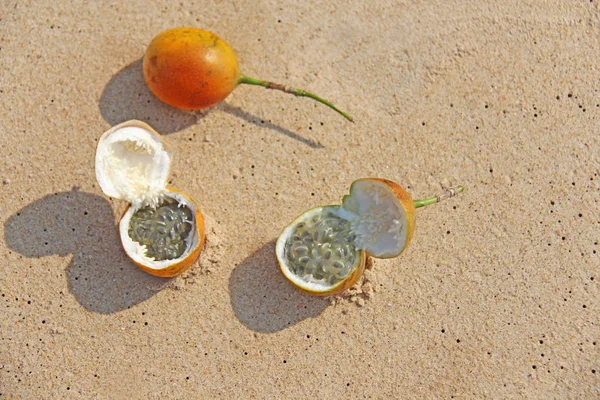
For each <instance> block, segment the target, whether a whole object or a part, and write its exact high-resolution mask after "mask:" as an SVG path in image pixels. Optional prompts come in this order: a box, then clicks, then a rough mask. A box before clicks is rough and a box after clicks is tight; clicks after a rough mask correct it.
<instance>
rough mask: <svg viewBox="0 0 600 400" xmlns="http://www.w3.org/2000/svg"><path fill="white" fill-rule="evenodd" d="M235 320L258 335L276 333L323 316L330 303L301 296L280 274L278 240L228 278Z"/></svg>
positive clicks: (262, 248) (255, 254)
mask: <svg viewBox="0 0 600 400" xmlns="http://www.w3.org/2000/svg"><path fill="white" fill-rule="evenodd" d="M229 292H230V294H231V305H232V307H233V311H234V313H235V316H236V317H237V318H238V319H239V320H240V322H242V323H243V324H244V325H245V326H247V327H248V328H250V329H252V330H254V331H257V332H265V333H270V332H277V331H281V330H283V329H286V328H288V327H290V326H292V325H295V324H297V323H299V322H301V321H303V320H305V319H306V318H314V317H316V316H318V315H319V314H321V313H322V312H323V310H325V308H327V306H329V304H330V302H329V300H328V299H326V298H322V297H315V296H311V295H308V294H305V293H302V292H301V291H299V290H298V289H296V288H295V287H293V286H292V285H291V284H290V283H289V282H288V281H287V280H286V279H285V278H284V277H283V275H282V274H281V272H280V271H279V264H278V263H277V258H276V257H275V240H273V241H271V242H269V243H267V244H266V245H264V246H263V247H261V248H260V249H259V250H257V251H256V252H254V253H253V254H252V255H250V256H249V257H248V258H246V259H245V260H244V261H242V262H241V263H240V264H239V265H238V266H237V267H236V268H235V269H234V270H233V272H232V273H231V276H230V278H229Z"/></svg>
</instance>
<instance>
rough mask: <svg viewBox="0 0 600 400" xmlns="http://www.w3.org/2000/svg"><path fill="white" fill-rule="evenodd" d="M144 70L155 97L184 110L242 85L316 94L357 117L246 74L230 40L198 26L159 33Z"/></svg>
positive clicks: (215, 100) (210, 102) (222, 96)
mask: <svg viewBox="0 0 600 400" xmlns="http://www.w3.org/2000/svg"><path fill="white" fill-rule="evenodd" d="M143 69H144V79H145V80H146V84H147V85H148V87H149V88H150V90H151V91H152V93H154V95H155V96H156V97H158V98H159V99H160V100H162V101H164V102H165V103H167V104H169V105H171V106H173V107H177V108H181V109H185V110H198V109H203V108H207V107H211V106H213V105H215V104H218V103H220V102H221V101H223V100H224V99H225V98H226V97H227V96H228V95H229V94H230V93H231V92H232V91H233V90H234V89H235V88H236V87H237V86H238V85H239V84H242V83H243V84H249V85H256V86H262V87H265V88H267V89H276V90H281V91H283V92H286V93H290V94H293V95H296V96H300V97H309V98H312V99H313V100H316V101H318V102H320V103H322V104H324V105H326V106H328V107H330V108H332V109H333V110H335V111H336V112H338V113H340V114H341V115H342V116H344V117H345V118H346V119H348V120H350V121H352V117H350V115H348V114H346V113H345V112H343V111H341V110H339V109H338V108H337V107H335V106H334V105H333V104H331V103H330V102H329V101H327V100H325V99H322V98H321V97H319V96H317V95H315V94H312V93H310V92H307V91H305V90H302V89H296V88H292V87H290V86H285V85H281V84H278V83H274V82H268V81H263V80H260V79H255V78H250V77H248V76H245V75H244V74H242V73H241V72H240V68H239V64H238V60H237V57H236V55H235V52H234V51H233V49H232V48H231V47H230V46H229V44H227V42H225V41H224V40H223V39H221V38H220V37H219V36H217V35H215V34H214V33H212V32H208V31H205V30H202V29H198V28H191V27H181V28H174V29H169V30H166V31H164V32H161V33H159V34H158V35H157V36H156V37H155V38H154V39H152V41H151V42H150V45H149V46H148V48H147V49H146V53H145V54H144V60H143Z"/></svg>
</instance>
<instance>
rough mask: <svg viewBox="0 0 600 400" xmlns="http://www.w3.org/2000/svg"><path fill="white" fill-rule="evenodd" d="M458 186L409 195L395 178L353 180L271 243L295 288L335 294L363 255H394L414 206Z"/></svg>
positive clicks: (409, 232) (354, 275) (349, 281)
mask: <svg viewBox="0 0 600 400" xmlns="http://www.w3.org/2000/svg"><path fill="white" fill-rule="evenodd" d="M462 191H463V187H462V186H458V187H457V188H454V189H449V190H447V191H446V193H444V194H443V195H441V196H435V197H431V198H428V199H424V200H415V201H413V200H412V197H411V196H410V194H409V193H408V192H407V191H406V190H404V189H403V188H402V187H401V186H400V185H398V184H397V183H395V182H392V181H389V180H386V179H380V178H365V179H359V180H357V181H354V182H353V183H352V185H351V186H350V194H349V195H346V196H344V198H343V201H342V205H341V206H340V205H335V206H324V207H317V208H313V209H311V210H308V211H306V212H305V213H304V214H302V215H301V216H299V217H298V218H296V219H295V220H294V221H293V222H292V223H291V224H290V225H288V226H287V227H286V228H285V229H284V230H283V232H282V234H281V235H280V236H279V239H278V240H277V245H276V254H277V260H278V261H279V265H280V267H281V272H282V273H283V275H284V276H285V277H286V278H287V279H288V280H289V281H290V282H291V283H292V284H293V285H294V286H295V287H297V288H298V289H300V290H302V291H304V292H307V293H309V294H312V295H317V296H329V295H333V294H338V293H341V292H343V291H345V290H346V289H348V288H349V287H350V286H352V285H354V284H355V283H356V282H357V281H358V280H359V279H360V277H361V276H362V274H363V272H364V269H365V265H366V261H367V257H368V256H372V257H375V258H392V257H397V256H399V255H400V254H401V253H402V252H403V251H404V249H405V248H406V246H408V244H409V243H410V240H411V239H412V236H413V232H414V229H415V220H416V212H415V210H416V209H417V208H420V207H423V206H426V205H429V204H433V203H437V202H439V201H440V200H442V199H445V198H448V197H452V196H454V195H456V194H457V193H460V192H462Z"/></svg>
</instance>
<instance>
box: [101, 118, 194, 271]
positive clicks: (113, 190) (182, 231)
mask: <svg viewBox="0 0 600 400" xmlns="http://www.w3.org/2000/svg"><path fill="white" fill-rule="evenodd" d="M172 158H173V151H172V149H171V147H170V146H169V145H168V144H167V143H166V142H165V140H164V139H163V138H162V137H161V136H160V134H158V133H157V132H156V131H155V130H154V129H152V127H150V126H149V125H148V124H146V123H144V122H141V121H135V120H132V121H127V122H124V123H122V124H120V125H117V126H115V127H113V128H111V129H109V130H108V131H106V132H105V133H104V134H103V135H102V137H101V138H100V141H99V142H98V148H97V150H96V179H97V180H98V183H99V184H100V187H101V188H102V191H103V192H104V193H105V194H106V195H107V196H110V197H114V198H117V199H122V200H127V201H128V202H129V203H130V206H129V207H128V208H127V210H126V211H125V213H124V215H123V217H122V218H121V222H120V223H119V231H120V235H121V243H122V244H123V249H124V250H125V253H126V254H127V256H128V257H129V258H130V259H131V260H132V261H133V262H134V264H135V265H137V266H138V267H140V268H141V269H143V270H144V271H146V272H148V273H149V274H152V275H156V276H161V277H172V276H176V275H179V274H181V273H182V272H184V271H185V270H186V269H188V268H189V267H190V266H192V264H194V262H196V260H197V259H198V256H199V255H200V251H201V249H202V246H203V244H204V218H203V216H202V213H201V212H200V209H199V208H198V205H197V204H196V203H195V202H194V201H193V200H192V199H191V198H190V197H189V196H188V195H187V194H185V193H183V192H180V191H178V190H175V189H172V188H168V187H167V186H166V184H167V178H168V175H169V170H170V166H171V161H172Z"/></svg>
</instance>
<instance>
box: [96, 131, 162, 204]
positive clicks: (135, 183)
mask: <svg viewBox="0 0 600 400" xmlns="http://www.w3.org/2000/svg"><path fill="white" fill-rule="evenodd" d="M172 159H173V150H172V148H171V146H170V145H169V144H168V143H166V142H165V141H164V140H163V139H162V137H161V136H160V134H158V133H157V132H156V131H155V130H154V129H152V127H151V126H150V125H148V124H146V123H144V122H142V121H137V120H131V121H127V122H124V123H122V124H119V125H116V126H115V127H113V128H111V129H109V130H108V131H106V132H105V133H104V134H103V135H102V136H101V137H100V140H99V141H98V146H97V149H96V180H97V181H98V184H99V185H100V188H101V189H102V191H103V192H104V193H105V194H106V195H107V196H110V197H113V198H116V199H121V200H127V201H129V202H130V203H132V204H134V205H135V206H138V205H141V204H148V203H152V202H154V201H155V199H158V198H159V197H160V193H161V192H162V191H163V190H164V188H165V186H166V183H167V178H168V176H169V172H170V168H171V161H172ZM125 171H127V173H125Z"/></svg>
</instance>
